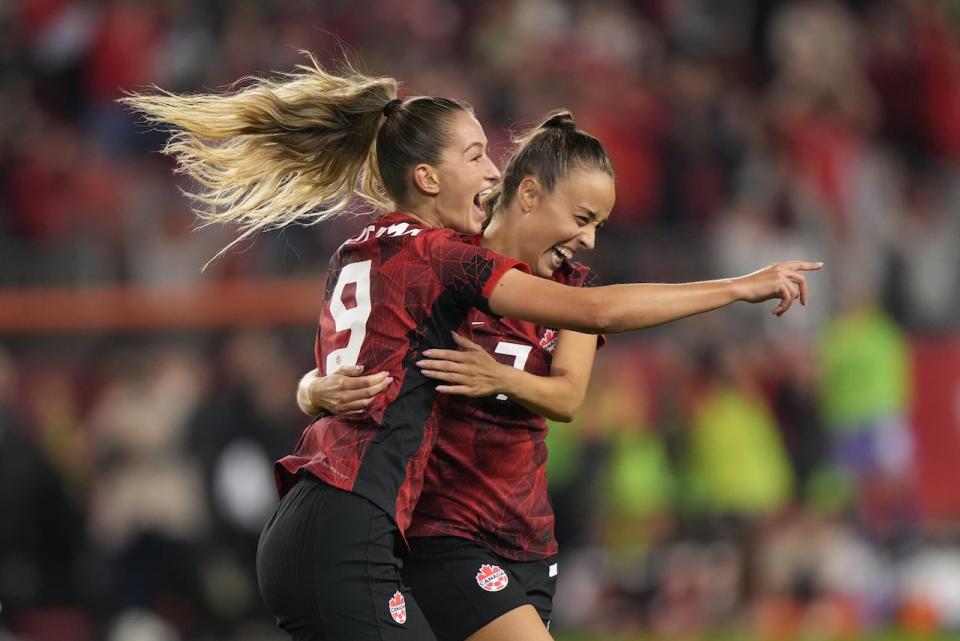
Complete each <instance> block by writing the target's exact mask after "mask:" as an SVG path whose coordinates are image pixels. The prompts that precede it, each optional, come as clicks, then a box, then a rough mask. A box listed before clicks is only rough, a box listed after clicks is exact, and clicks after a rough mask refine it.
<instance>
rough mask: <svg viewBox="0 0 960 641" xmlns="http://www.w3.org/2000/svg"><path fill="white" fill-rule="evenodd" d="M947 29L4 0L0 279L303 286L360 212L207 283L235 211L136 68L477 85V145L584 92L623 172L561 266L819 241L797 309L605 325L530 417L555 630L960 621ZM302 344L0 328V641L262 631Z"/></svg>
mask: <svg viewBox="0 0 960 641" xmlns="http://www.w3.org/2000/svg"><path fill="white" fill-rule="evenodd" d="M958 21H960V5H957V3H955V2H950V1H947V0H942V1H937V0H876V1H868V0H860V1H855V0H850V1H847V2H840V1H838V0H810V1H795V2H787V1H775V0H729V1H727V2H722V3H719V2H711V1H710V0H645V1H637V2H626V1H617V0H590V1H586V0H584V1H577V0H513V1H506V0H490V1H485V2H469V1H466V0H383V1H379V2H374V1H373V0H326V1H324V2H308V1H306V0H296V1H289V2H268V1H267V0H247V1H238V2H224V1H222V0H202V1H197V0H194V1H192V2H187V1H185V0H164V1H162V2H150V1H147V0H112V1H109V0H103V1H100V2H95V1H88V2H83V1H79V0H76V1H69V0H30V1H29V2H16V1H13V2H11V1H9V0H6V1H4V0H0V290H2V288H23V287H48V286H55V287H84V286H91V285H110V284H122V285H134V286H139V285H144V286H152V285H170V284H179V285H182V284H189V283H193V282H198V281H200V280H206V281H209V280H218V279H235V278H257V277H263V276H271V277H282V276H284V275H290V274H314V275H319V274H321V273H322V271H323V268H324V265H325V263H326V260H327V258H328V257H329V255H330V253H331V252H332V251H333V249H335V248H336V246H337V245H338V243H339V241H340V239H342V238H344V237H345V234H346V231H345V230H346V229H347V228H349V227H350V225H351V224H352V223H350V222H347V223H338V224H331V225H326V226H317V227H310V228H299V227H298V228H291V229H288V230H284V231H282V232H278V233H271V234H267V235H265V236H264V237H263V238H261V239H259V240H257V241H256V242H253V243H245V244H244V246H243V247H242V248H240V250H238V251H232V252H231V253H230V254H228V255H227V256H226V257H225V258H223V259H220V260H218V261H216V262H214V263H213V264H212V265H211V266H210V267H209V268H208V269H207V270H206V271H205V272H203V273H201V272H200V268H201V267H202V266H203V264H204V263H205V262H206V261H207V260H208V259H209V258H210V257H211V256H213V254H215V253H216V251H217V250H218V249H219V248H220V247H222V246H223V245H224V244H226V243H227V242H229V240H230V238H231V233H232V230H225V229H214V228H204V229H201V230H195V229H194V227H195V219H194V217H193V215H192V214H191V212H190V209H189V203H188V202H187V200H186V199H184V198H183V197H182V196H181V195H180V193H179V191H178V186H182V185H179V184H178V181H179V179H178V178H177V177H174V176H172V175H171V173H170V172H171V169H172V165H171V163H170V162H169V160H167V159H165V158H163V157H162V156H160V155H159V154H157V153H155V152H156V150H158V149H159V148H160V147H161V146H162V144H163V136H162V134H160V133H159V132H156V131H150V130H148V129H147V128H145V127H143V126H142V124H140V123H138V121H137V119H136V117H135V116H133V115H132V114H131V113H129V112H128V111H126V110H125V109H124V108H122V107H121V106H119V105H118V104H117V103H116V99H117V98H118V97H120V96H122V95H123V93H124V92H125V91H131V90H138V89H143V88H146V87H148V86H150V85H152V84H156V85H158V86H160V87H163V88H165V89H170V90H174V91H201V90H218V89H220V88H223V87H225V86H226V85H228V84H230V83H232V82H233V81H235V80H237V79H238V78H240V77H242V76H244V75H248V74H253V73H265V72H269V71H271V70H287V69H290V68H292V66H293V65H295V64H297V63H299V62H302V61H303V57H302V56H301V54H300V53H299V52H298V51H299V50H300V49H308V50H311V51H314V52H316V53H317V54H318V55H319V56H320V57H321V59H322V60H327V61H330V62H331V64H335V63H336V61H337V60H343V59H344V58H345V57H346V58H347V59H351V60H353V61H354V62H355V63H356V64H357V65H358V66H359V67H360V68H361V69H364V70H366V71H368V72H370V73H375V74H382V75H391V76H394V77H397V78H399V79H400V80H402V81H403V83H404V84H403V88H402V92H403V94H404V95H416V94H439V95H451V96H456V97H460V98H464V99H466V100H467V101H469V102H470V103H471V104H473V105H474V107H475V109H476V112H477V115H478V117H479V118H480V120H481V122H482V123H483V124H484V126H485V128H486V132H487V135H488V137H489V138H490V140H491V142H492V143H493V145H494V151H495V153H496V154H497V155H498V156H499V155H502V154H505V153H506V152H507V151H508V143H509V134H510V131H511V130H516V129H521V128H523V127H524V126H526V125H529V124H532V123H534V122H536V121H537V120H538V118H539V117H540V116H541V115H542V114H543V113H545V112H546V111H548V110H549V109H552V108H556V107H560V106H563V107H567V108H570V109H571V110H572V111H573V113H574V116H575V118H576V121H577V123H578V125H579V126H580V127H581V128H583V129H585V130H586V131H589V132H591V133H593V134H594V135H596V136H597V137H598V138H600V140H601V141H602V142H603V143H604V144H605V146H606V147H607V149H608V150H609V152H610V154H611V156H612V158H613V162H614V165H615V168H616V171H617V205H616V207H615V209H614V213H613V215H612V217H611V219H610V222H609V224H608V226H607V228H606V229H605V230H604V231H603V232H601V235H600V236H599V237H598V248H597V250H596V251H594V252H593V253H592V254H590V255H584V256H579V257H578V259H580V260H582V261H583V262H586V263H588V264H589V265H591V266H592V267H593V268H594V269H595V270H596V271H597V272H598V273H599V274H600V275H601V277H602V278H603V279H604V280H605V281H607V282H625V281H634V280H641V281H670V282H676V281H684V280H697V279H705V278H711V277H718V276H731V275H736V274H740V273H745V272H748V271H752V270H754V269H757V268H759V267H762V266H763V265H765V264H767V263H769V262H772V261H773V260H779V259H785V258H794V257H799V258H806V259H811V260H817V259H819V260H823V261H824V262H825V263H826V268H825V270H824V271H823V272H821V273H817V274H814V275H812V276H811V277H810V283H811V302H810V304H809V305H808V306H807V307H806V308H801V309H797V308H795V309H792V310H791V311H790V312H789V313H788V314H787V316H785V317H784V318H781V319H776V318H773V317H771V316H770V315H769V313H768V311H769V310H768V309H767V308H765V307H764V308H761V307H756V306H749V305H739V306H735V307H732V308H730V309H726V310H722V311H721V312H717V313H713V314H710V315H706V316H703V317H699V318H695V319H689V320H685V321H682V322H680V323H677V324H675V325H674V326H671V327H666V328H660V329H657V330H652V331H648V332H644V333H643V334H641V335H638V336H633V337H616V338H615V339H613V340H611V341H610V342H609V343H608V345H607V346H606V347H605V348H604V349H603V351H602V352H601V355H600V356H599V358H598V364H597V368H596V372H595V376H594V383H593V386H592V387H591V392H590V394H589V396H588V400H587V403H586V405H585V406H584V408H583V409H582V411H581V412H580V414H579V417H578V419H577V420H576V421H575V422H574V423H573V424H571V425H555V426H553V428H552V431H551V436H550V456H551V463H550V476H551V484H552V486H553V493H554V496H553V498H554V503H555V507H556V509H557V513H558V539H559V541H560V543H561V550H562V552H561V554H562V556H561V568H562V569H561V573H560V576H561V582H560V591H559V593H558V597H557V608H556V623H555V624H556V625H557V626H558V629H560V630H561V631H562V630H563V629H567V630H587V631H593V632H598V633H600V632H636V631H649V632H652V633H655V634H657V635H661V636H662V637H663V638H676V639H686V638H695V636H696V635H697V634H699V633H701V632H703V631H705V630H716V629H721V630H734V631H741V632H744V633H747V632H749V633H751V634H755V635H757V636H758V637H760V638H764V639H788V638H794V637H795V636H798V635H813V636H814V637H816V638H824V637H849V636H852V635H855V634H859V633H870V632H872V631H876V630H881V629H886V628H891V627H894V628H899V629H906V630H912V631H915V632H925V631H932V630H960V483H957V482H956V479H955V473H954V472H955V468H956V464H955V460H956V459H955V458H953V457H954V456H956V455H960V442H958V441H955V440H951V439H960V437H955V436H952V435H951V434H953V432H955V433H956V434H960V429H958V427H960V425H958V423H960V410H958V409H957V408H958V405H957V400H956V398H957V397H956V389H960V331H958V330H960V320H958V318H960V296H957V293H958V292H960V172H958V169H957V167H958V163H957V161H958V160H960V27H958V25H960V22H958ZM51 313H58V314H64V313H65V312H64V310H51ZM65 315H68V314H65ZM0 331H2V329H0ZM311 347H312V330H311V328H309V327H306V328H302V329H296V330H285V331H283V332H281V331H274V332H267V331H264V332H256V333H251V332H227V331H220V332H210V331H199V330H198V331H181V332H176V333H173V332H160V333H151V334H136V333H133V332H128V333H120V334H113V335H108V334H93V335H91V334H82V335H81V334H71V333H70V332H69V331H68V332H67V333H66V334H59V335H57V336H52V337H44V336H20V335H12V334H9V335H3V334H0V606H2V610H0V639H2V640H3V641H7V639H17V640H24V641H26V640H30V641H46V640H47V639H49V640H51V641H53V640H56V641H90V640H92V639H99V638H108V639H111V640H121V639H123V640H125V639H133V638H136V639H145V640H153V639H156V640H158V641H160V640H163V641H167V640H170V641H174V640H177V639H185V640H189V639H221V638H230V639H267V638H274V635H275V633H274V632H273V627H272V623H271V621H270V619H269V616H268V615H267V614H266V612H265V611H264V609H263V607H262V605H261V604H260V601H259V597H258V594H257V589H256V583H255V578H254V575H253V557H254V551H255V546H256V540H257V536H258V534H259V530H260V527H261V526H262V523H263V522H264V521H265V519H266V517H267V516H268V515H269V514H270V512H271V510H272V507H273V504H274V501H275V495H274V491H273V488H272V478H271V470H270V462H271V461H272V460H273V459H275V458H277V457H278V456H280V455H282V454H284V453H285V452H287V451H288V450H289V449H290V448H291V446H292V445H293V444H294V443H295V441H296V439H297V437H298V435H299V432H300V430H301V429H302V428H303V427H304V426H305V424H306V420H305V418H304V417H302V416H299V415H298V413H297V410H296V406H295V404H294V400H293V390H294V387H295V384H296V380H297V377H298V375H299V374H300V373H301V372H303V371H306V370H307V369H309V368H310V367H311V357H312V352H311ZM938 386H939V387H938ZM944 386H945V387H944ZM941 387H942V388H943V390H945V391H942V393H941V392H940V391H936V390H941ZM932 390H933V391H932ZM934 391H936V393H934ZM951 430H953V432H951ZM951 448H956V449H951ZM938 475H939V476H938ZM137 635H140V636H137Z"/></svg>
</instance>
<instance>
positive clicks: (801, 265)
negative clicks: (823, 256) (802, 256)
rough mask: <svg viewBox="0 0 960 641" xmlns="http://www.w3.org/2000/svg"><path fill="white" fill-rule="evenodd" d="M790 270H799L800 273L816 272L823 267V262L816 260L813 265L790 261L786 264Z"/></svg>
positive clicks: (800, 261) (807, 262) (803, 261)
mask: <svg viewBox="0 0 960 641" xmlns="http://www.w3.org/2000/svg"><path fill="white" fill-rule="evenodd" d="M788 265H789V267H790V269H799V270H802V271H816V270H818V269H820V268H822V267H823V261H822V260H818V261H816V262H814V263H811V262H809V261H805V260H791V261H790V262H789V263H788Z"/></svg>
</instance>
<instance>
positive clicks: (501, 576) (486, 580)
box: [477, 563, 510, 592]
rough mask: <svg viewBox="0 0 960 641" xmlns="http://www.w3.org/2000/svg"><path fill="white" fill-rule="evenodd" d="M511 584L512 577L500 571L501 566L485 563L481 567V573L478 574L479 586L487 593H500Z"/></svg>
mask: <svg viewBox="0 0 960 641" xmlns="http://www.w3.org/2000/svg"><path fill="white" fill-rule="evenodd" d="M509 582H510V577H508V576H507V573H506V572H504V571H503V570H502V569H500V566H499V565H490V564H489V563H484V564H483V565H481V566H480V571H479V572H477V585H479V586H480V587H481V588H483V589H484V590H486V591H487V592H499V591H500V590H502V589H503V588H505V587H507V583H509Z"/></svg>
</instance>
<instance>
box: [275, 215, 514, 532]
mask: <svg viewBox="0 0 960 641" xmlns="http://www.w3.org/2000/svg"><path fill="white" fill-rule="evenodd" d="M477 240H478V239H477V237H473V236H463V235H460V234H457V233H456V232H453V231H451V230H444V229H434V228H428V227H424V226H422V225H421V224H420V223H419V222H418V221H416V220H414V219H412V218H409V217H406V216H403V215H400V214H387V215H385V216H383V217H381V218H379V219H377V220H376V221H374V222H373V223H372V224H371V225H368V226H367V227H366V228H365V229H364V230H363V232H361V233H360V234H359V235H357V236H356V237H354V238H351V239H350V240H348V241H346V242H345V243H344V244H343V245H342V246H341V247H340V249H338V250H337V252H336V254H334V256H333V258H332V259H331V261H330V267H329V270H328V273H327V286H326V294H325V298H324V305H323V314H322V315H321V318H320V326H319V330H318V333H317V344H316V357H317V367H318V368H319V370H320V372H321V373H322V374H327V373H332V372H333V371H335V370H336V369H337V368H339V367H340V366H343V365H353V364H361V365H363V366H364V367H365V369H366V371H368V372H380V371H388V372H390V374H391V375H392V376H393V378H394V381H393V383H392V384H391V386H390V387H389V388H388V389H387V390H386V391H385V392H383V393H382V394H381V395H380V396H379V397H378V398H377V399H376V401H375V402H374V403H373V404H371V406H370V407H369V409H368V411H366V412H364V413H362V414H346V415H341V416H322V417H320V418H319V419H318V420H316V421H315V422H314V423H313V424H312V425H310V426H309V427H308V428H307V429H306V430H305V431H304V432H303V434H302V435H301V437H300V442H299V443H298V444H297V447H296V449H295V450H294V452H293V454H291V455H290V456H287V457H284V458H283V459H281V460H280V461H278V462H277V465H276V467H275V475H276V479H277V486H278V488H279V490H280V493H281V494H285V493H286V492H287V491H288V490H289V488H290V487H292V485H293V483H294V481H295V476H296V474H297V473H298V472H300V471H301V470H305V471H307V472H309V473H311V474H314V475H315V476H317V477H318V478H319V479H320V480H322V481H324V482H326V483H329V484H331V485H333V486H335V487H338V488H340V489H343V490H347V491H352V492H355V493H357V494H359V495H361V496H364V497H366V498H368V499H370V500H371V501H373V502H374V503H375V504H376V505H378V506H379V507H380V508H382V509H383V510H384V511H386V512H387V513H388V514H390V515H391V516H392V517H393V518H394V519H395V520H396V522H397V525H398V527H399V528H400V530H401V532H403V531H404V530H405V529H406V527H407V525H408V524H409V522H410V516H411V513H412V511H413V507H414V505H415V503H416V501H417V497H418V496H419V494H420V487H421V485H422V481H423V469H424V467H425V465H426V462H427V458H428V457H429V454H430V450H431V448H432V447H433V443H434V440H435V435H436V427H437V423H436V418H435V417H436V413H435V411H434V409H435V408H434V402H435V400H436V396H437V394H436V391H435V389H434V387H435V385H434V382H433V381H431V380H430V379H427V378H425V377H423V375H421V374H420V370H419V369H418V368H417V367H416V365H415V363H416V361H417V360H418V359H419V358H420V355H421V353H422V351H423V350H424V349H428V348H430V347H445V348H448V349H452V348H454V347H455V345H454V343H453V339H452V337H451V335H450V332H451V330H453V329H456V328H457V327H458V326H459V325H461V323H463V321H464V320H465V319H466V316H467V313H468V312H469V310H470V309H471V308H474V307H475V308H479V309H483V310H486V311H489V308H488V307H487V298H488V297H489V295H490V292H491V291H492V290H493V287H494V286H495V285H496V283H497V282H498V281H499V279H500V277H501V276H502V275H503V274H504V273H505V272H506V271H507V270H508V269H511V268H514V267H519V268H521V269H524V270H526V266H525V265H523V263H520V262H519V261H516V260H513V259H509V258H506V257H504V256H501V255H499V254H496V253H493V252H491V251H488V250H486V249H483V248H481V247H479V246H478V245H477Z"/></svg>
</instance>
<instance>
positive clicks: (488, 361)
mask: <svg viewBox="0 0 960 641" xmlns="http://www.w3.org/2000/svg"><path fill="white" fill-rule="evenodd" d="M453 339H454V341H455V342H456V343H457V345H459V346H460V350H448V349H428V350H426V351H425V352H424V353H423V355H424V357H425V358H424V359H423V360H420V361H418V362H417V365H419V366H420V367H421V371H422V372H423V374H424V376H427V377H429V378H432V379H435V380H437V381H440V382H441V383H442V384H441V385H437V391H438V392H441V393H444V394H460V395H463V396H473V397H478V396H493V395H495V394H505V395H506V396H508V397H509V398H511V399H513V400H514V401H516V402H517V403H520V404H521V405H523V406H524V407H526V408H527V409H528V410H530V411H531V412H534V413H536V414H539V415H541V416H545V417H546V418H549V419H553V420H555V421H563V422H569V421H572V420H573V417H574V415H575V414H576V412H577V410H578V409H580V406H581V405H582V404H583V399H584V396H585V395H586V393H587V386H588V385H589V383H590V371H591V370H592V369H593V358H594V355H595V354H596V351H597V338H596V337H595V336H591V335H589V334H581V333H579V332H571V331H567V330H563V331H561V332H560V338H559V339H558V341H557V347H556V349H555V350H554V353H553V360H552V363H551V366H550V375H549V376H538V375H536V374H530V373H529V372H525V371H523V370H520V369H517V368H515V367H512V366H510V365H504V364H503V363H499V362H498V361H496V360H495V359H494V358H493V356H491V355H490V354H489V353H487V351H486V350H485V349H483V347H481V346H480V345H477V344H476V343H474V342H473V341H471V340H468V339H466V338H464V337H463V336H460V335H459V334H454V335H453Z"/></svg>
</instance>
